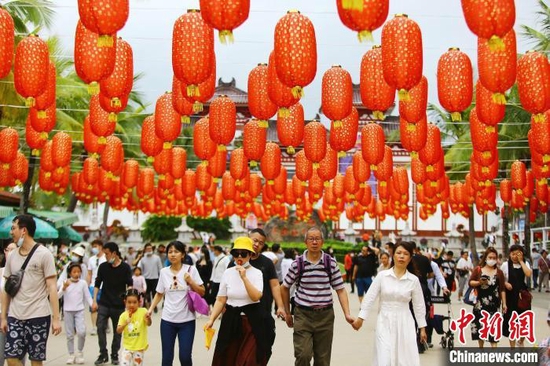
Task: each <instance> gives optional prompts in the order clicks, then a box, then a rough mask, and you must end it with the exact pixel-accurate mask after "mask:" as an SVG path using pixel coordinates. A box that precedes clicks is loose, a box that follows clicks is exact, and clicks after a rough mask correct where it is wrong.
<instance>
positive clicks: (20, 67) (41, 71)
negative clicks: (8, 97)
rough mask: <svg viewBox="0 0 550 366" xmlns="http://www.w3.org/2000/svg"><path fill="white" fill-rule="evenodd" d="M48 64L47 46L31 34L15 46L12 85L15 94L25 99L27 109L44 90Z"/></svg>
mask: <svg viewBox="0 0 550 366" xmlns="http://www.w3.org/2000/svg"><path fill="white" fill-rule="evenodd" d="M10 55H11V54H10ZM10 57H11V56H10ZM49 63H50V53H49V50H48V45H47V44H46V42H44V41H43V40H42V39H40V38H39V37H38V36H36V35H34V34H32V35H30V36H28V37H26V38H24V39H23V40H21V42H19V44H18V45H17V48H16V50H15V63H14V67H13V83H14V86H15V90H16V91H17V93H19V95H21V96H22V97H23V98H25V99H26V105H27V107H33V106H34V99H35V98H37V97H38V96H39V95H40V94H42V93H44V91H45V90H46V85H47V82H48V70H49V68H48V65H49Z"/></svg>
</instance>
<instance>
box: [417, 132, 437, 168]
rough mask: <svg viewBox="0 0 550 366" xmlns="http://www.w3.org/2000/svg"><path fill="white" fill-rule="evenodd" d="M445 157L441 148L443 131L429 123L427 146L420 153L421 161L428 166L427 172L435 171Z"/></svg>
mask: <svg viewBox="0 0 550 366" xmlns="http://www.w3.org/2000/svg"><path fill="white" fill-rule="evenodd" d="M442 156H443V149H442V148H441V131H439V127H437V126H436V125H434V124H433V123H428V131H427V134H426V145H424V147H423V148H422V150H420V151H419V152H418V157H419V158H420V160H421V161H422V162H423V163H424V164H426V165H427V167H426V170H433V167H431V168H430V166H432V165H435V163H437V161H438V160H439V159H441V158H442Z"/></svg>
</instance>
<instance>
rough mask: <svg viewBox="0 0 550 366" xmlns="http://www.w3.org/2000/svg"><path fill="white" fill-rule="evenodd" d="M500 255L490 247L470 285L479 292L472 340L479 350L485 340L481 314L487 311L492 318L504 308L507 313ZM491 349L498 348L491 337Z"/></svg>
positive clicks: (475, 306)
mask: <svg viewBox="0 0 550 366" xmlns="http://www.w3.org/2000/svg"><path fill="white" fill-rule="evenodd" d="M497 260H498V253H497V251H496V249H495V248H493V247H488V248H487V250H485V253H484V254H483V256H482V257H481V260H480V262H479V266H478V267H476V268H475V269H474V271H473V272H472V276H471V277H470V282H469V285H470V287H473V288H475V289H476V290H477V302H476V303H475V305H474V316H475V319H474V321H473V323H472V340H477V342H478V344H479V348H483V343H484V340H483V339H480V338H479V330H480V329H481V318H482V314H481V312H482V311H483V310H485V311H487V312H488V313H489V314H491V316H492V315H493V314H495V313H497V312H498V311H499V310H500V309H501V307H502V313H506V289H505V287H504V274H503V273H502V271H501V270H500V269H498V268H497ZM489 342H490V343H491V347H496V346H497V342H496V341H495V339H494V337H492V336H489Z"/></svg>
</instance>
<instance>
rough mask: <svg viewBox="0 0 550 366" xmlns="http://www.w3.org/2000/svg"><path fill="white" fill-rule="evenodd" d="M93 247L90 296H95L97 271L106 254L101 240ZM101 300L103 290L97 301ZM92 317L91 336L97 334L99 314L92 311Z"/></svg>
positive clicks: (90, 269) (88, 279)
mask: <svg viewBox="0 0 550 366" xmlns="http://www.w3.org/2000/svg"><path fill="white" fill-rule="evenodd" d="M91 246H92V256H91V257H90V259H89V260H88V278H87V282H88V288H89V290H90V296H94V283H95V279H96V277H97V269H98V268H99V265H100V264H101V263H103V262H105V254H104V253H103V242H102V241H101V240H100V239H95V240H94V241H92V243H91ZM100 298H101V289H99V292H98V293H97V299H98V300H99V299H100ZM90 315H91V318H92V331H91V332H90V334H91V335H96V334H97V327H96V323H97V312H95V311H90Z"/></svg>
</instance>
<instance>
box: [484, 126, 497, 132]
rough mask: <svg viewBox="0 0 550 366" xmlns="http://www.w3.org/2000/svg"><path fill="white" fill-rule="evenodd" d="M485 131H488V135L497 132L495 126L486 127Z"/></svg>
mask: <svg viewBox="0 0 550 366" xmlns="http://www.w3.org/2000/svg"><path fill="white" fill-rule="evenodd" d="M485 131H487V133H494V132H495V126H487V127H485Z"/></svg>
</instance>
